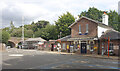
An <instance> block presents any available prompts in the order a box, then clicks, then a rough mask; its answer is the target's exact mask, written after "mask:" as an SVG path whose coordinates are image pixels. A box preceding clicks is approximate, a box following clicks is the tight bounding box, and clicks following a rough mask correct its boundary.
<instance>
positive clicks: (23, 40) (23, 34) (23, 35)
mask: <svg viewBox="0 0 120 71" xmlns="http://www.w3.org/2000/svg"><path fill="white" fill-rule="evenodd" d="M23 45H24V16H22V48H23Z"/></svg>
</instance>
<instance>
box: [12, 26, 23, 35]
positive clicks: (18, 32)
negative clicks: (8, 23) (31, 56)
mask: <svg viewBox="0 0 120 71" xmlns="http://www.w3.org/2000/svg"><path fill="white" fill-rule="evenodd" d="M11 36H12V37H21V36H22V28H17V29H15V30H14V31H13V32H12V33H11Z"/></svg>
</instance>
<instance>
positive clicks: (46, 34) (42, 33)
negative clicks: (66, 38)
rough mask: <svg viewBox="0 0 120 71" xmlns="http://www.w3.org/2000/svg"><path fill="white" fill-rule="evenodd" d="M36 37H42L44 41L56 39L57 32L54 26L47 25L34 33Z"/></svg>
mask: <svg viewBox="0 0 120 71" xmlns="http://www.w3.org/2000/svg"><path fill="white" fill-rule="evenodd" d="M35 36H36V37H42V38H43V39H45V40H49V39H57V30H56V26H55V25H50V24H49V25H47V26H46V27H45V28H42V29H40V30H38V31H37V32H35Z"/></svg>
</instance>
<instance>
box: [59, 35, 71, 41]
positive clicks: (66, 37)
mask: <svg viewBox="0 0 120 71" xmlns="http://www.w3.org/2000/svg"><path fill="white" fill-rule="evenodd" d="M69 38H71V35H68V36H65V37H62V38H60V39H58V40H61V41H67V40H68V39H69Z"/></svg>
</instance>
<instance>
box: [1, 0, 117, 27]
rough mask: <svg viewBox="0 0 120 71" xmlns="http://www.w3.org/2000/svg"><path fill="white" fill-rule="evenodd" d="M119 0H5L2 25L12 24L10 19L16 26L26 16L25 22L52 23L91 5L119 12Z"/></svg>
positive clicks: (76, 13)
mask: <svg viewBox="0 0 120 71" xmlns="http://www.w3.org/2000/svg"><path fill="white" fill-rule="evenodd" d="M118 1H119V0H11V1H10V0H4V1H1V3H0V5H1V6H0V17H1V19H0V22H1V21H2V22H1V23H2V26H0V28H1V27H8V26H10V21H11V20H12V21H13V22H14V25H15V26H16V27H18V26H20V25H21V23H22V16H24V18H25V19H24V20H25V24H30V23H31V22H32V21H34V22H37V21H38V20H47V21H49V22H50V23H51V24H54V21H56V20H57V19H58V16H60V15H62V14H63V13H66V11H69V12H70V13H71V14H72V15H74V17H76V16H77V15H78V14H80V13H81V12H82V11H85V10H88V8H89V7H96V8H98V9H100V10H103V11H109V10H116V11H117V12H118Z"/></svg>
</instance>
